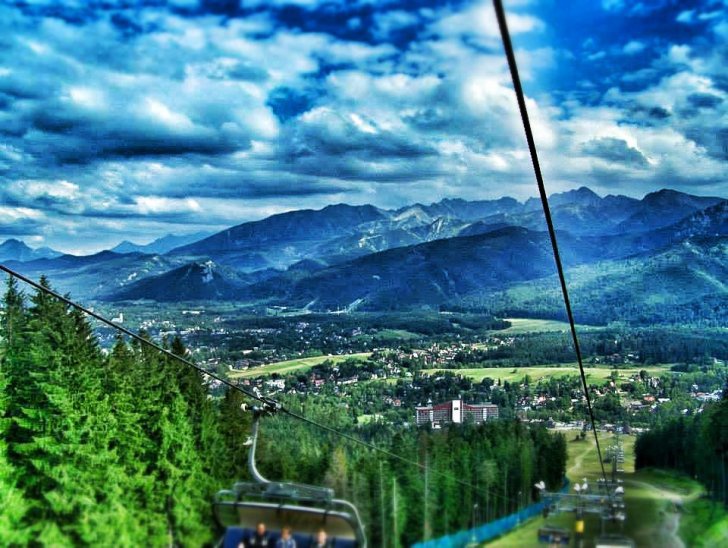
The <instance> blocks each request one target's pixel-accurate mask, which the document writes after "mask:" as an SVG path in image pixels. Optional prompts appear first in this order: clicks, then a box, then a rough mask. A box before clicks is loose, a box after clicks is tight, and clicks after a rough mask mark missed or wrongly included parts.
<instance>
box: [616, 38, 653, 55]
mask: <svg viewBox="0 0 728 548" xmlns="http://www.w3.org/2000/svg"><path fill="white" fill-rule="evenodd" d="M645 47H647V46H645V44H644V42H640V41H639V40H630V41H629V42H627V43H626V44H625V45H624V47H623V48H622V52H623V53H624V54H625V55H635V54H637V53H640V52H641V51H644V49H645Z"/></svg>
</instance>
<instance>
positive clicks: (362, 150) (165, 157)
mask: <svg viewBox="0 0 728 548" xmlns="http://www.w3.org/2000/svg"><path fill="white" fill-rule="evenodd" d="M505 3H506V8H507V10H508V15H509V24H510V27H511V31H512V35H513V40H514V43H515V46H516V49H517V58H518V62H519V66H520V69H521V73H522V77H523V78H524V87H525V90H526V93H527V95H528V98H529V109H530V113H531V116H532V120H533V124H534V128H535V132H536V139H537V144H538V147H539V151H540V153H541V158H542V162H543V164H544V172H545V177H546V183H547V188H548V190H549V191H550V192H557V191H562V190H565V189H569V188H575V187H578V186H581V185H588V186H590V187H591V188H593V189H594V190H596V191H597V192H600V193H602V194H610V193H613V194H617V193H619V194H627V195H631V196H640V197H641V196H642V195H644V194H645V193H647V192H650V191H653V190H656V189H659V188H663V187H671V188H677V189H680V190H683V191H686V192H691V193H694V194H703V195H720V196H728V182H727V181H726V177H725V173H726V163H727V162H726V161H727V160H728V70H727V69H726V66H728V62H727V61H728V17H727V14H728V3H727V2H726V1H725V0H703V1H700V2H698V1H684V0H680V1H678V0H672V1H670V0H653V1H649V2H647V1H646V2H634V1H631V2H626V1H622V0H602V1H601V2H599V1H598V0H571V1H557V0H531V1H528V0H511V1H506V2H505ZM0 42H1V43H2V47H0V132H1V133H2V139H1V140H0V239H4V238H8V237H19V238H22V239H24V240H25V241H26V242H28V243H29V244H31V245H33V246H39V245H50V246H52V247H56V248H59V249H62V250H67V251H74V252H90V251H94V250H99V249H102V248H104V247H109V246H113V245H115V244H116V243H118V242H119V241H121V240H122V239H131V240H133V241H137V242H147V241H149V240H151V239H153V238H155V237H158V236H161V235H164V234H166V233H170V232H171V233H177V234H180V233H186V232H195V231H198V230H215V229H221V228H224V227H227V226H230V225H234V224H239V223H241V222H244V221H247V220H253V219H259V218H262V217H265V216H267V215H270V214H273V213H277V212H281V211H286V210H290V209H298V208H302V207H311V208H319V207H323V206H325V205H327V204H330V203H337V202H347V203H352V204H361V203H373V204H375V205H378V206H381V207H398V206H401V205H404V204H407V203H411V202H415V201H421V202H427V203H429V202H433V201H437V200H440V199H442V198H445V197H463V198H468V199H476V198H496V197H500V196H503V195H511V196H515V197H517V198H525V197H528V196H532V195H534V194H535V186H534V182H533V175H532V172H531V166H530V161H529V159H528V155H527V150H526V147H525V140H524V138H523V133H522V129H521V126H520V119H519V118H518V115H517V111H516V104H515V98H514V96H513V92H512V89H511V87H510V77H509V74H508V72H507V67H506V65H505V60H504V57H503V54H502V50H501V46H500V37H499V34H498V30H497V25H496V22H495V18H494V16H493V12H492V8H491V4H490V2H489V1H485V2H484V1H466V0H452V1H435V0H410V1H407V2H398V1H387V0H385V1H373V0H347V1H344V0H327V1H317V0H293V1H291V0H288V1H286V0H267V1H263V0H239V1H238V0H206V1H199V2H198V1H197V0H173V1H168V2H165V1H161V0H159V1H149V2H139V1H132V0H125V1H119V2H112V1H109V0H104V1H99V0H91V1H83V0H66V1H49V0H32V1H31V0H26V1H15V2H13V1H10V2H4V3H2V5H1V6H0Z"/></svg>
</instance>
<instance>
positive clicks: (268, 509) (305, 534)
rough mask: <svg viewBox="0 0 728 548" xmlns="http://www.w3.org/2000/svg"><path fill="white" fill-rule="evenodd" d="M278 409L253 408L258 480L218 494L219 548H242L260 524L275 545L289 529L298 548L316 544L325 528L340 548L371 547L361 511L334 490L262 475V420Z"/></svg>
mask: <svg viewBox="0 0 728 548" xmlns="http://www.w3.org/2000/svg"><path fill="white" fill-rule="evenodd" d="M277 409H278V406H277V404H275V403H273V404H268V405H266V406H264V407H263V408H258V407H255V408H253V432H252V436H251V437H250V440H249V441H250V451H249V453H248V469H249V471H250V475H251V476H252V477H253V480H254V481H252V482H237V483H235V484H234V485H233V487H232V488H231V489H225V490H222V491H219V492H218V493H217V494H216V495H215V499H214V501H213V509H214V514H215V519H216V521H217V523H218V524H219V525H220V527H222V528H224V529H225V535H224V536H223V538H222V539H221V541H220V543H219V545H220V546H221V547H222V548H228V547H230V548H237V547H238V545H239V543H240V542H241V541H245V540H247V538H249V537H250V536H251V535H252V534H253V533H254V531H255V528H256V526H257V525H258V524H259V523H264V524H265V526H266V530H267V531H269V533H270V539H271V541H272V542H273V545H275V540H276V539H277V538H278V537H279V534H280V531H281V530H282V529H283V528H284V527H290V528H291V530H292V531H293V532H294V538H295V539H296V541H297V542H296V543H297V545H298V547H299V548H307V547H308V546H309V545H311V544H312V543H313V539H314V537H315V535H316V533H317V532H318V531H319V530H320V529H324V530H325V531H326V534H327V536H328V538H329V539H331V543H332V545H333V546H334V547H336V548H366V546H367V541H366V536H365V534H364V527H363V525H362V522H361V519H360V517H359V512H358V511H357V509H356V506H354V505H353V504H352V503H350V502H348V501H346V500H342V499H337V498H335V494H334V491H333V489H329V488H327V487H319V486H314V485H305V484H300V483H288V482H275V481H270V480H268V479H266V478H265V477H263V476H262V475H261V473H260V472H259V471H258V469H257V467H256V465H255V450H256V446H257V441H258V429H259V424H260V418H261V416H262V415H264V414H269V413H272V412H275V411H276V410H277ZM246 445H247V444H246Z"/></svg>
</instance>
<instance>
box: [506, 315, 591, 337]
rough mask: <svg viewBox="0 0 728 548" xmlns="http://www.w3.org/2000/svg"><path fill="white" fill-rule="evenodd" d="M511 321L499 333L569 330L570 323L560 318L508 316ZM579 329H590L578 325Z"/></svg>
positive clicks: (515, 333)
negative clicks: (506, 327) (541, 318)
mask: <svg viewBox="0 0 728 548" xmlns="http://www.w3.org/2000/svg"><path fill="white" fill-rule="evenodd" d="M506 321H508V322H510V323H511V326H510V327H509V328H508V329H503V330H500V331H498V333H499V334H509V335H522V334H524V333H545V332H549V331H564V332H566V331H569V324H568V323H567V322H561V321H558V320H537V319H532V318H506ZM577 328H578V329H579V330H584V329H590V326H587V325H577Z"/></svg>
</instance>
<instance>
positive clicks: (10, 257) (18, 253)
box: [0, 238, 61, 262]
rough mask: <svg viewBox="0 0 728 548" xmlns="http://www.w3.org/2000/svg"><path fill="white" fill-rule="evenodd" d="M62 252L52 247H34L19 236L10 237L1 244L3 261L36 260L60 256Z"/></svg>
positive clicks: (0, 256) (0, 255) (0, 249)
mask: <svg viewBox="0 0 728 548" xmlns="http://www.w3.org/2000/svg"><path fill="white" fill-rule="evenodd" d="M60 255H61V253H59V252H58V251H55V250H53V249H51V248H50V247H40V248H38V249H33V248H32V247H30V246H28V245H27V244H26V243H25V242H23V241H22V240H18V239H17V238H9V239H7V240H5V241H4V242H3V243H2V244H0V260H1V261H20V262H26V261H34V260H36V259H53V258H55V257H59V256H60Z"/></svg>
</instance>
